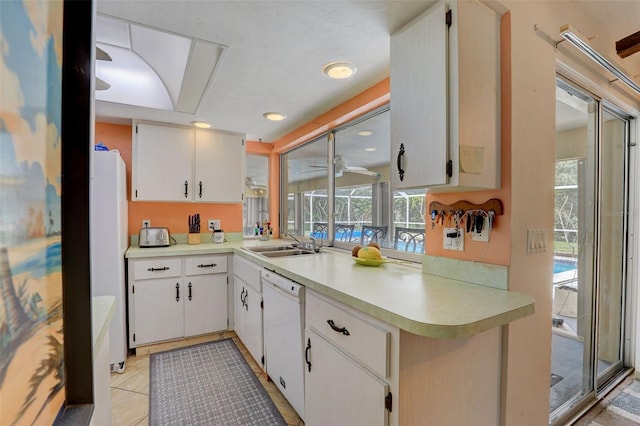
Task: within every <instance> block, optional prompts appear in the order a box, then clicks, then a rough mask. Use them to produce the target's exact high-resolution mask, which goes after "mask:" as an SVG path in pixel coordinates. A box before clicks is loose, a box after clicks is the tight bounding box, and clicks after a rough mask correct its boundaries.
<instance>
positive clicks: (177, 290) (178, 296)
mask: <svg viewBox="0 0 640 426" xmlns="http://www.w3.org/2000/svg"><path fill="white" fill-rule="evenodd" d="M179 301H180V283H176V302H179Z"/></svg>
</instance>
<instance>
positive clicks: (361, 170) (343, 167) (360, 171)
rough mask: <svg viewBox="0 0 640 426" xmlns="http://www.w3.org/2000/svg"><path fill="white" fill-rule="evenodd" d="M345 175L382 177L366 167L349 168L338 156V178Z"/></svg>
mask: <svg viewBox="0 0 640 426" xmlns="http://www.w3.org/2000/svg"><path fill="white" fill-rule="evenodd" d="M309 167H315V168H319V169H327V166H316V165H310V166H309ZM343 173H357V174H360V175H366V176H371V177H373V178H375V179H378V178H379V177H380V173H378V172H374V171H371V170H369V169H367V168H365V167H358V166H349V165H347V162H346V160H344V159H343V158H342V157H340V156H337V157H336V177H341V176H342V174H343Z"/></svg>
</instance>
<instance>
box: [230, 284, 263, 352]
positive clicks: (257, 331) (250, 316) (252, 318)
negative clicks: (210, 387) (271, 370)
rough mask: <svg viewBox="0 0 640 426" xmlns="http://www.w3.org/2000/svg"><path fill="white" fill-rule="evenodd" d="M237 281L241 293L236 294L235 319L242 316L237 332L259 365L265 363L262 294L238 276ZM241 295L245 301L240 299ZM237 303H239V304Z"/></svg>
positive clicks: (237, 287)
mask: <svg viewBox="0 0 640 426" xmlns="http://www.w3.org/2000/svg"><path fill="white" fill-rule="evenodd" d="M235 281H236V289H239V290H240V293H239V294H234V300H235V302H234V309H238V311H236V313H235V316H234V320H237V319H238V317H240V321H241V324H240V325H237V324H236V325H235V328H236V334H237V335H238V337H240V340H242V343H243V344H244V346H245V347H246V348H247V350H248V351H249V353H250V354H251V356H252V357H253V359H255V360H256V362H257V363H258V365H263V355H264V339H263V334H262V295H261V294H260V293H258V292H256V291H255V290H254V289H253V288H251V287H250V286H249V285H247V284H246V283H244V282H243V281H242V280H241V279H239V278H238V277H236V280H235ZM240 296H242V301H244V303H242V301H241V300H240ZM236 303H239V306H238V305H237V304H236Z"/></svg>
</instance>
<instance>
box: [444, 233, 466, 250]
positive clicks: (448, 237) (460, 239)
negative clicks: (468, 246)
mask: <svg viewBox="0 0 640 426" xmlns="http://www.w3.org/2000/svg"><path fill="white" fill-rule="evenodd" d="M442 232H443V245H442V246H443V248H444V249H445V250H455V251H464V234H463V233H462V229H461V228H443V229H442Z"/></svg>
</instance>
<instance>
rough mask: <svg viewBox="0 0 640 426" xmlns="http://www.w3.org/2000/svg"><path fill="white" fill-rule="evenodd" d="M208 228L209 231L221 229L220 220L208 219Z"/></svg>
mask: <svg viewBox="0 0 640 426" xmlns="http://www.w3.org/2000/svg"><path fill="white" fill-rule="evenodd" d="M208 229H209V231H213V230H215V229H220V220H219V219H209V221H208Z"/></svg>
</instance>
